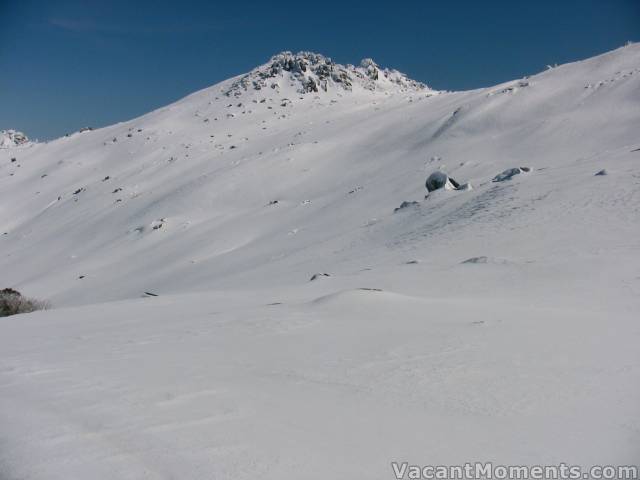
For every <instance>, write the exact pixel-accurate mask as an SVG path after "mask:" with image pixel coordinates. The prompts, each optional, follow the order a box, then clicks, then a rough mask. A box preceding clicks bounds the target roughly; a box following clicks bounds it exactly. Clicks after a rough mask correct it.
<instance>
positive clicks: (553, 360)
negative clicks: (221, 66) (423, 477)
mask: <svg viewBox="0 0 640 480" xmlns="http://www.w3.org/2000/svg"><path fill="white" fill-rule="evenodd" d="M274 84H275V85H276V86H275V87H272V85H274ZM314 86H315V87H314ZM316 90H317V91H316ZM638 92H640V45H636V44H632V45H629V46H627V47H624V48H621V49H618V50H615V51H612V52H610V53H607V54H604V55H601V56H598V57H594V58H592V59H588V60H585V61H582V62H577V63H573V64H567V65H563V66H560V67H556V68H553V69H550V70H547V71H545V72H544V73H541V74H538V75H535V76H532V77H529V78H526V79H519V80H515V81H512V82H507V83H505V84H502V85H498V86H495V87H492V88H487V89H479V90H474V91H468V92H436V91H433V90H431V89H429V88H428V87H426V86H424V85H422V84H419V83H418V82H413V81H411V80H410V79H407V78H406V77H404V76H403V75H402V74H400V73H398V72H395V71H390V70H383V69H380V68H379V67H377V66H376V65H375V64H373V63H371V62H370V61H365V62H363V63H362V64H361V65H360V66H358V67H354V66H340V65H335V64H333V63H332V62H331V61H330V60H328V59H326V58H325V57H322V56H318V55H316V54H310V53H304V54H298V55H292V54H289V53H285V54H280V55H278V56H276V57H274V58H273V59H272V60H271V61H270V62H269V63H267V64H265V65H263V66H261V67H258V68H257V69H255V70H254V71H252V72H250V73H249V74H247V75H243V76H239V77H236V78H233V79H230V80H228V81H226V82H222V83H221V84H218V85H215V86H213V87H211V88H208V89H205V90H202V91H200V92H197V93H195V94H193V95H191V96H189V97H187V98H185V99H183V100H181V101H179V102H176V103H174V104H172V105H170V106H168V107H165V108H163V109H160V110H157V111H155V112H152V113H149V114H148V115H145V116H143V117H140V118H137V119H134V120H131V121H129V122H125V123H122V124H118V125H114V126H111V127H107V128H102V129H98V130H92V131H84V132H82V133H76V134H73V135H70V136H69V137H64V138H61V139H58V140H55V141H52V142H48V143H29V144H25V145H22V146H16V147H11V148H5V149H0V287H4V286H11V287H14V288H17V289H18V290H20V291H22V292H24V293H25V294H28V295H30V296H35V297H41V298H47V299H50V300H51V301H52V302H53V304H54V305H55V306H56V307H58V308H56V309H55V310H51V311H49V312H38V313H34V314H29V315H24V316H20V317H10V318H6V319H2V322H0V328H1V329H2V330H1V331H2V334H1V335H0V348H1V351H2V354H0V389H1V392H2V394H1V395H0V478H3V479H4V478H47V479H52V478H66V479H68V478H174V477H179V478H234V479H237V478H256V477H258V478H274V479H275V478H278V479H282V478H300V477H302V478H323V479H326V478H354V477H356V478H381V479H382V478H393V476H392V475H393V471H392V469H391V467H390V462H391V461H409V462H412V463H417V464H429V463H448V462H454V463H460V462H465V461H476V460H477V461H490V460H493V461H496V462H501V463H507V462H515V463H525V464H540V463H559V462H563V461H564V462H568V463H579V464H583V465H588V464H595V463H627V464H628V463H638V459H640V421H639V420H638V418H640V416H639V415H638V414H639V413H640V411H639V409H638V405H640V353H638V349H637V345H638V340H639V339H640V324H639V323H638V320H637V316H638V315H637V312H638V311H639V310H640V300H639V299H640V295H639V294H640V274H639V273H638V270H639V267H640V243H639V242H638V238H640V188H639V187H640V170H639V168H638V162H639V161H640V150H638V149H640V138H639V137H638V132H639V131H640V95H639V94H638ZM13 158H15V159H16V160H15V161H11V160H12V159H13ZM513 167H529V168H530V169H531V171H529V172H527V173H521V174H519V175H516V176H514V177H513V178H511V179H510V180H506V181H504V182H493V181H492V179H493V178H494V177H495V176H496V175H497V174H499V173H501V172H503V171H504V170H506V169H509V168H513ZM438 169H441V170H443V171H446V172H447V173H449V174H450V175H451V176H453V177H454V178H455V179H456V180H458V181H459V182H470V183H471V185H472V186H473V189H472V190H468V191H444V190H439V191H436V192H434V193H432V194H430V195H429V197H428V198H426V199H425V198H424V195H425V194H426V190H425V188H424V181H425V179H426V177H427V175H428V174H430V173H431V172H433V171H435V170H438ZM601 169H606V170H607V173H608V174H607V175H600V176H595V175H594V174H595V173H596V172H598V171H599V170H601ZM403 201H417V202H418V203H417V204H415V205H410V206H409V207H407V208H403V209H401V210H399V211H397V212H395V213H394V209H395V208H396V207H398V206H399V205H400V204H401V203H402V202H403ZM466 260H469V261H466ZM316 273H328V274H330V276H319V277H318V278H317V279H316V280H314V281H309V280H310V278H311V277H312V275H313V274H316ZM144 292H152V293H155V294H159V295H160V296H159V297H152V298H140V297H143V296H145V293H144ZM65 307H66V308H65Z"/></svg>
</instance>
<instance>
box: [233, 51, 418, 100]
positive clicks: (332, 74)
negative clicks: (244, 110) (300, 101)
mask: <svg viewBox="0 0 640 480" xmlns="http://www.w3.org/2000/svg"><path fill="white" fill-rule="evenodd" d="M285 84H289V86H293V87H295V88H296V90H297V92H298V93H300V94H305V93H319V92H328V91H329V90H333V89H337V90H343V91H352V90H353V89H354V88H356V89H357V88H360V89H364V90H372V91H373V90H381V91H388V90H393V91H412V92H415V91H423V90H429V87H427V86H426V85H425V84H423V83H421V82H418V81H416V80H412V79H410V78H408V77H407V76H406V75H405V74H403V73H401V72H399V71H397V70H393V69H388V68H381V67H379V66H378V64H377V63H376V62H374V61H373V60H372V59H371V58H365V59H363V60H362V61H361V62H360V65H359V66H357V67H356V66H354V65H351V64H347V65H341V64H339V63H335V62H334V61H333V60H332V59H331V58H329V57H325V56H324V55H321V54H319V53H313V52H298V53H296V54H294V53H291V52H281V53H278V54H277V55H274V56H273V57H271V60H269V61H268V62H267V63H265V64H264V65H261V66H259V67H257V68H255V69H254V70H252V71H251V72H249V73H248V74H246V75H244V76H242V77H241V78H240V79H239V80H237V81H235V82H233V83H232V85H231V87H230V88H229V89H228V90H227V91H226V92H225V93H226V95H227V96H234V97H239V96H240V95H242V93H243V92H245V91H249V90H263V89H265V88H272V89H274V90H280V89H281V88H282V86H283V85H285Z"/></svg>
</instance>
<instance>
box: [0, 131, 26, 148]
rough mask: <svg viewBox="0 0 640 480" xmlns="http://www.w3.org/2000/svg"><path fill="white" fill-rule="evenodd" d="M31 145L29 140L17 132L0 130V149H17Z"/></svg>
mask: <svg viewBox="0 0 640 480" xmlns="http://www.w3.org/2000/svg"><path fill="white" fill-rule="evenodd" d="M26 143H29V138H28V137H27V136H26V135H25V134H24V133H22V132H18V131H17V130H0V148H10V147H17V146H20V145H24V144H26Z"/></svg>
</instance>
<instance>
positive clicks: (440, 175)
mask: <svg viewBox="0 0 640 480" xmlns="http://www.w3.org/2000/svg"><path fill="white" fill-rule="evenodd" d="M424 186H425V187H427V190H428V191H429V192H433V191H434V190H440V189H441V188H444V189H445V190H457V189H458V188H460V184H459V183H458V182H456V181H455V180H454V179H453V178H451V177H450V176H449V175H447V174H446V173H444V172H441V171H437V172H433V173H432V174H431V175H429V177H427V181H426V182H425V184H424Z"/></svg>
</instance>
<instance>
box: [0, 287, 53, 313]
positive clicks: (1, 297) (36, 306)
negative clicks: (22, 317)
mask: <svg viewBox="0 0 640 480" xmlns="http://www.w3.org/2000/svg"><path fill="white" fill-rule="evenodd" d="M49 306H50V305H49V303H48V302H46V301H43V300H36V299H34V298H28V297H23V296H22V294H21V293H20V292H18V291H17V290H14V289H13V288H5V289H4V290H0V317H8V316H9V315H16V314H18V313H29V312H35V311H36V310H46V309H47V308H49Z"/></svg>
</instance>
